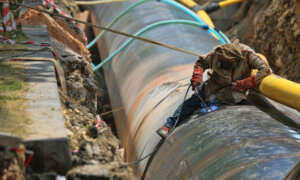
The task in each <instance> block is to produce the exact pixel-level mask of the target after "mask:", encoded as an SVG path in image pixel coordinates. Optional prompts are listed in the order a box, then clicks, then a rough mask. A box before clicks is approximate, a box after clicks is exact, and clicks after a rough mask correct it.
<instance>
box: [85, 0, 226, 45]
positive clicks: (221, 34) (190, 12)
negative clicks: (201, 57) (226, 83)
mask: <svg viewBox="0 0 300 180" xmlns="http://www.w3.org/2000/svg"><path fill="white" fill-rule="evenodd" d="M149 1H153V0H141V1H138V2H137V3H135V4H133V5H131V6H130V7H128V8H127V9H125V10H123V11H122V12H121V13H120V14H119V15H118V16H116V17H115V18H114V19H113V20H112V21H111V22H110V23H109V24H108V25H107V26H106V28H110V27H111V26H112V25H114V24H115V23H116V22H117V21H118V20H119V19H120V18H121V17H123V16H124V15H125V14H126V13H128V12H129V11H130V10H131V9H133V8H135V7H137V6H139V5H140V4H143V3H146V2H149ZM160 1H161V2H164V3H167V4H170V5H172V6H174V7H176V8H178V9H180V10H182V11H183V12H185V13H186V14H188V15H189V16H191V17H192V18H194V19H195V20H196V21H198V22H199V23H201V24H203V25H206V24H205V23H204V22H203V20H201V19H200V18H199V17H198V16H197V15H196V14H195V13H194V12H193V11H191V10H189V9H188V8H186V7H184V6H182V5H181V4H179V3H177V2H174V1H170V0H160ZM208 30H210V31H212V32H211V33H213V34H215V35H216V36H217V37H218V38H219V40H220V42H221V43H222V44H225V43H226V42H227V43H228V42H230V40H229V39H228V37H227V36H226V35H225V34H224V33H221V31H219V30H217V29H214V28H210V27H209V26H208ZM104 33H105V30H104V31H101V32H100V33H99V34H98V35H97V37H96V38H94V39H93V40H92V41H91V42H90V43H89V44H88V45H87V48H88V49H89V48H91V47H92V46H93V45H95V44H96V43H97V41H98V40H99V39H100V38H101V37H102V36H103V34H104ZM218 33H220V35H219V36H218V35H217V34H218ZM224 39H225V40H224Z"/></svg>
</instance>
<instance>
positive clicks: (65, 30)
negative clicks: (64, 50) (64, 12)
mask: <svg viewBox="0 0 300 180" xmlns="http://www.w3.org/2000/svg"><path fill="white" fill-rule="evenodd" d="M39 8H41V7H39ZM18 23H22V24H29V25H39V24H45V25H46V26H47V28H48V31H49V35H50V36H51V37H53V38H55V39H56V40H58V41H60V42H61V43H63V44H65V45H67V46H69V47H70V48H71V49H72V50H73V51H75V52H76V53H78V54H81V55H82V56H83V57H84V59H85V60H86V61H87V62H89V61H90V53H89V51H88V49H87V48H86V47H85V44H84V40H83V38H82V35H81V34H79V33H77V32H75V31H74V30H73V29H71V28H70V27H69V26H68V25H67V24H66V22H65V21H64V20H62V19H59V18H55V19H53V18H52V17H51V16H50V15H48V14H45V13H42V12H39V11H36V10H33V9H29V10H27V12H25V13H24V14H22V15H21V16H20V18H19V19H18Z"/></svg>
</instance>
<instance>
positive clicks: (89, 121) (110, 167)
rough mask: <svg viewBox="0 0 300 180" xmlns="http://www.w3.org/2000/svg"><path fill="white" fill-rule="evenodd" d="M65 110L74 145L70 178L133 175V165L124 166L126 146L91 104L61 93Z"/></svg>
mask: <svg viewBox="0 0 300 180" xmlns="http://www.w3.org/2000/svg"><path fill="white" fill-rule="evenodd" d="M61 101H62V102H63V104H64V106H63V113H64V116H65V119H66V122H65V124H66V127H67V128H68V137H69V141H70V146H71V149H72V162H73V168H72V169H71V170H70V171H69V172H68V173H67V175H66V176H67V178H70V179H71V178H82V179H87V178H89V177H91V176H95V177H97V178H100V177H101V178H104V179H105V178H107V179H115V178H117V179H120V178H125V179H133V172H132V170H131V168H129V167H127V166H124V149H122V148H120V142H119V140H118V139H117V138H116V137H115V136H114V135H113V133H112V131H111V129H110V127H109V126H107V125H106V123H105V122H103V123H101V124H100V127H98V128H97V127H95V125H96V124H97V120H96V118H95V116H94V115H93V114H91V113H90V111H89V110H88V108H86V107H84V106H81V105H76V104H75V103H74V102H72V100H70V99H68V98H67V97H64V96H61Z"/></svg>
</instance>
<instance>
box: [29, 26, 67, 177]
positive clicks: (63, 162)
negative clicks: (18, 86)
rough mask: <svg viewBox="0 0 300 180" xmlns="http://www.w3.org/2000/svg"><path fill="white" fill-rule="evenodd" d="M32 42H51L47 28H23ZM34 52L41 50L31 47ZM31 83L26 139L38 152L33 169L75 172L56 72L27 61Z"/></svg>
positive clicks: (44, 63) (47, 64) (43, 63)
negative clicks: (73, 170)
mask: <svg viewBox="0 0 300 180" xmlns="http://www.w3.org/2000/svg"><path fill="white" fill-rule="evenodd" d="M23 32H24V33H25V34H26V35H27V36H28V38H29V39H28V40H30V41H32V40H33V41H38V42H48V43H50V39H49V36H48V31H47V28H46V26H28V25H27V26H23ZM29 46H30V47H31V48H33V46H35V47H34V48H40V47H37V46H36V45H29ZM30 56H31V57H47V58H52V59H54V55H53V53H52V52H49V51H43V52H38V53H35V54H32V55H30ZM24 64H25V68H26V72H27V77H28V78H27V83H28V86H29V87H30V89H29V90H28V93H27V95H26V98H27V99H28V100H27V102H26V106H27V109H26V112H27V114H28V117H29V119H30V124H29V125H28V126H27V132H28V135H27V136H26V137H25V138H24V143H25V146H26V148H27V149H30V150H33V151H34V153H35V154H34V158H33V160H32V163H31V164H30V166H31V167H32V168H33V169H34V171H35V172H45V171H56V172H57V173H60V174H64V173H66V172H67V171H68V170H69V169H70V168H71V154H70V150H69V144H68V137H67V131H66V127H65V124H64V122H65V120H64V117H63V114H62V112H61V104H60V99H59V94H58V90H57V89H58V86H57V80H56V74H55V68H54V66H53V64H52V63H51V62H47V61H24Z"/></svg>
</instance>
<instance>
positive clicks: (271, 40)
mask: <svg viewBox="0 0 300 180" xmlns="http://www.w3.org/2000/svg"><path fill="white" fill-rule="evenodd" d="M230 23H231V28H230V29H229V30H228V31H227V32H226V34H227V35H229V37H230V38H231V39H235V38H238V39H240V40H241V42H242V43H245V44H248V45H250V46H251V47H253V48H254V49H255V50H256V51H257V52H259V53H261V54H264V55H265V56H266V57H267V59H268V61H269V64H270V66H271V68H272V69H273V72H274V73H275V74H277V75H280V76H281V77H284V78H287V79H289V80H291V81H294V82H298V83H300V56H299V54H300V46H299V42H300V32H299V28H298V26H299V25H298V24H297V17H296V9H295V2H294V1H285V0H265V1H261V0H253V1H247V2H245V3H243V4H242V6H241V7H240V10H239V11H238V12H237V13H236V14H235V16H234V17H233V18H232V19H231V22H230Z"/></svg>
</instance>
